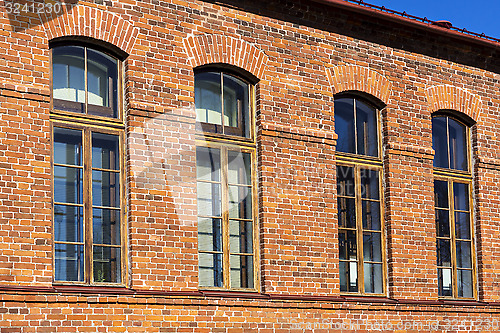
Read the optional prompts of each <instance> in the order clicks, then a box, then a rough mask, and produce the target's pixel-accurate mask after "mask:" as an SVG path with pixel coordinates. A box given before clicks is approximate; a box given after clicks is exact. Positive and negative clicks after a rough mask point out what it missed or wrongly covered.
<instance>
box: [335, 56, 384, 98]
mask: <svg viewBox="0 0 500 333" xmlns="http://www.w3.org/2000/svg"><path fill="white" fill-rule="evenodd" d="M326 75H327V77H328V80H329V81H330V85H331V87H332V89H333V93H334V94H338V93H341V92H343V91H351V90H357V91H362V92H365V93H367V94H370V95H373V96H375V97H377V98H378V99H380V100H381V101H382V102H384V103H385V104H388V101H389V97H390V95H391V82H390V81H389V80H388V79H387V78H386V77H385V76H383V75H382V74H380V73H378V72H376V71H374V70H372V69H369V68H366V67H361V66H355V65H347V66H337V67H334V68H328V69H327V70H326Z"/></svg>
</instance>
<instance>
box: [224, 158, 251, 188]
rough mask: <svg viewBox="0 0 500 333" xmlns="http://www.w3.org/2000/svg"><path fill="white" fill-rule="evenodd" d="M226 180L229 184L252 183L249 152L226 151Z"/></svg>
mask: <svg viewBox="0 0 500 333" xmlns="http://www.w3.org/2000/svg"><path fill="white" fill-rule="evenodd" d="M227 161H228V165H227V181H228V182H229V184H242V185H251V184H252V163H251V161H252V159H251V155H250V153H242V152H238V151H232V150H230V151H228V152H227Z"/></svg>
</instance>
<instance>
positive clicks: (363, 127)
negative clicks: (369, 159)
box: [356, 100, 378, 156]
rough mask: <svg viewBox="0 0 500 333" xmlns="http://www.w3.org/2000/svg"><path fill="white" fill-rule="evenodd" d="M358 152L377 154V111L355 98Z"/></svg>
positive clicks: (369, 154) (370, 154)
mask: <svg viewBox="0 0 500 333" xmlns="http://www.w3.org/2000/svg"><path fill="white" fill-rule="evenodd" d="M356 129H357V135H358V152H357V153H358V154H361V155H368V156H378V137H377V113H376V110H375V109H374V108H372V107H371V106H368V105H367V104H365V103H363V102H361V101H359V100H356Z"/></svg>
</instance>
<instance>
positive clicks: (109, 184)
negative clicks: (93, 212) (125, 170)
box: [92, 170, 120, 207]
mask: <svg viewBox="0 0 500 333" xmlns="http://www.w3.org/2000/svg"><path fill="white" fill-rule="evenodd" d="M92 203H93V205H94V206H104V207H120V174H119V173H117V172H109V171H95V170H94V171H92Z"/></svg>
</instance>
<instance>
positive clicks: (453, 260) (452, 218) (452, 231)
mask: <svg viewBox="0 0 500 333" xmlns="http://www.w3.org/2000/svg"><path fill="white" fill-rule="evenodd" d="M453 196H454V193H453V181H452V180H448V202H449V207H450V212H449V214H450V238H451V240H450V243H451V244H450V245H451V267H452V281H453V282H452V283H453V297H454V298H457V297H458V283H457V274H458V271H457V251H456V246H455V245H456V243H455V239H456V237H455V202H454V200H453Z"/></svg>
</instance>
